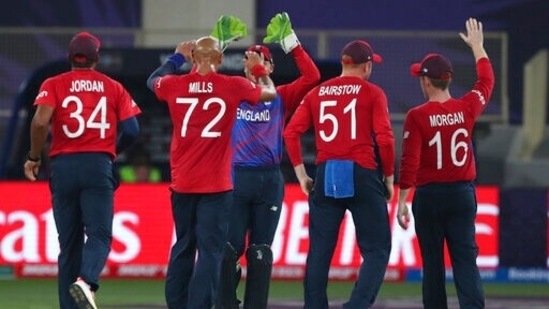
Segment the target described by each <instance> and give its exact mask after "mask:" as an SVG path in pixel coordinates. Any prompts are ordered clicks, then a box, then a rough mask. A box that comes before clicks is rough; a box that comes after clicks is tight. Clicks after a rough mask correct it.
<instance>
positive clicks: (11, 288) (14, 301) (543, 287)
mask: <svg viewBox="0 0 549 309" xmlns="http://www.w3.org/2000/svg"><path fill="white" fill-rule="evenodd" d="M352 285H353V283H351V282H331V283H330V286H329V290H328V295H329V297H330V299H345V298H347V297H348V295H349V293H350V290H351V288H352ZM243 286H244V284H241V285H240V290H239V294H240V295H241V294H242V287H243ZM447 289H448V294H450V295H455V290H454V288H453V285H452V284H448V287H447ZM484 289H485V291H486V296H487V297H498V296H517V297H541V296H545V297H547V296H548V295H549V285H548V284H503V283H490V284H485V285H484ZM302 291H303V290H302V286H301V282H299V281H275V282H273V283H272V285H271V293H270V296H271V299H276V300H301V299H302V298H303V297H302ZM420 293H421V284H420V283H393V282H387V283H384V284H383V286H382V288H381V291H380V294H379V298H380V299H383V298H396V297H419V295H420ZM97 303H98V305H100V306H116V305H141V304H151V305H153V304H156V305H163V304H164V281H163V280H161V279H158V280H145V279H135V280H122V279H103V280H102V285H101V290H100V291H99V292H98V294H97ZM0 308H2V309H4V308H5V309H8V308H9V309H53V308H58V304H57V283H56V281H55V280H54V279H24V280H2V281H0Z"/></svg>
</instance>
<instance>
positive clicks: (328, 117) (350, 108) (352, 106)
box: [318, 98, 356, 142]
mask: <svg viewBox="0 0 549 309" xmlns="http://www.w3.org/2000/svg"><path fill="white" fill-rule="evenodd" d="M336 105H337V101H322V102H320V118H319V120H318V121H319V122H320V123H321V124H322V123H324V122H326V121H329V122H331V123H332V126H333V129H332V132H331V133H330V134H326V131H324V130H320V131H319V134H320V137H321V138H322V140H324V141H325V142H331V141H332V140H334V138H335V137H336V135H337V131H338V130H339V122H338V120H337V117H336V116H335V115H334V114H331V113H328V112H327V111H326V108H327V107H332V106H336ZM343 113H344V114H348V113H350V118H351V119H350V120H351V121H350V125H351V139H356V98H355V99H353V100H351V102H349V104H347V106H345V108H344V109H343Z"/></svg>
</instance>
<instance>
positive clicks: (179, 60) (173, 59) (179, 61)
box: [168, 53, 185, 69]
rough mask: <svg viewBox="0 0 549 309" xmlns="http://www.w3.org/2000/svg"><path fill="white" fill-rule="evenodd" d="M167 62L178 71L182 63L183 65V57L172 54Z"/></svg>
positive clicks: (178, 54)
mask: <svg viewBox="0 0 549 309" xmlns="http://www.w3.org/2000/svg"><path fill="white" fill-rule="evenodd" d="M168 61H171V62H173V64H174V65H175V68H176V69H178V68H180V67H181V66H182V65H183V63H185V57H183V55H181V54H180V53H174V54H173V55H171V56H170V57H169V58H168Z"/></svg>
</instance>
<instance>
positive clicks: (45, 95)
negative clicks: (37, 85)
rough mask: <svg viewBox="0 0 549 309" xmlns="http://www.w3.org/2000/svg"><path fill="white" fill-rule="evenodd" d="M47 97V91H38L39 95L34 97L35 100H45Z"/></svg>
mask: <svg viewBox="0 0 549 309" xmlns="http://www.w3.org/2000/svg"><path fill="white" fill-rule="evenodd" d="M47 96H48V92H47V91H45V90H44V91H40V93H39V94H38V95H37V96H36V99H37V100H38V99H40V98H45V97H47Z"/></svg>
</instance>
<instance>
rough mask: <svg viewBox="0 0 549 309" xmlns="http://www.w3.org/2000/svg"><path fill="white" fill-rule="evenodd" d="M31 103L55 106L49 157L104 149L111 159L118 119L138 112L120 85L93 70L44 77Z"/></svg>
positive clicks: (78, 70) (114, 147)
mask: <svg viewBox="0 0 549 309" xmlns="http://www.w3.org/2000/svg"><path fill="white" fill-rule="evenodd" d="M34 105H35V106H37V105H48V106H51V107H53V108H54V111H53V115H52V123H51V134H52V140H51V148H50V153H49V156H50V157H53V156H56V155H59V154H68V153H79V152H105V153H108V154H110V155H111V157H112V158H113V159H114V158H115V157H116V138H117V124H118V122H120V121H123V120H126V119H128V118H131V117H133V116H136V115H138V114H140V113H141V110H140V109H139V107H138V106H137V104H135V102H134V101H133V100H132V98H131V96H130V94H129V93H128V92H127V91H126V89H124V87H123V86H122V84H120V83H119V82H117V81H115V80H113V79H111V78H110V77H108V76H106V75H105V74H103V73H101V72H98V71H95V70H92V69H76V70H72V71H69V72H65V73H61V74H59V75H56V76H54V77H50V78H48V79H46V80H45V81H44V82H43V83H42V85H41V86H40V90H39V92H38V95H37V96H36V99H35V101H34Z"/></svg>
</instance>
